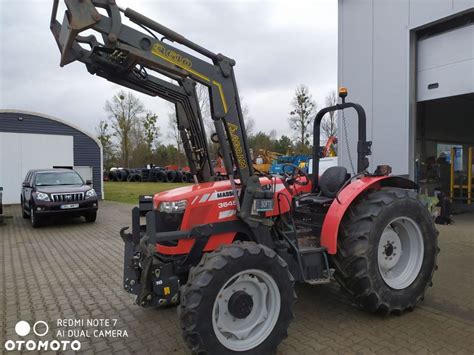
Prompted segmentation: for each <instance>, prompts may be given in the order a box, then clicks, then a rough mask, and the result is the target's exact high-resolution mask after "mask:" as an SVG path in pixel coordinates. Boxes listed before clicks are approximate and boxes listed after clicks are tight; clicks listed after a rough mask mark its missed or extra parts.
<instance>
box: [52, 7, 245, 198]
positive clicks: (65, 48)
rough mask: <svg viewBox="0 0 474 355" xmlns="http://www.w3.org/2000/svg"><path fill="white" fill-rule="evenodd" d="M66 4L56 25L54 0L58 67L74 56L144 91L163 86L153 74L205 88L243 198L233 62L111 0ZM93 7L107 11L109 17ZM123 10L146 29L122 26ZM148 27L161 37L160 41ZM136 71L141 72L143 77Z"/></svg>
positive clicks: (227, 165)
mask: <svg viewBox="0 0 474 355" xmlns="http://www.w3.org/2000/svg"><path fill="white" fill-rule="evenodd" d="M65 2H66V6H67V11H66V12H65V15H64V18H63V21H62V23H60V22H59V21H58V20H57V19H56V17H57V10H58V3H59V0H55V1H54V3H53V12H52V16H51V24H50V28H51V31H52V32H53V35H54V37H55V39H56V42H57V44H58V47H59V49H60V51H61V61H60V65H61V66H64V65H66V64H69V63H71V62H73V61H75V60H78V61H80V62H83V63H84V64H86V66H87V69H88V71H89V72H90V73H91V74H97V75H99V76H103V77H105V78H107V79H108V80H110V81H113V82H116V83H119V84H121V85H125V86H127V87H129V88H132V89H135V90H138V91H141V92H144V93H148V94H150V93H156V91H157V85H158V86H159V85H162V84H163V83H162V82H159V81H158V80H157V79H158V78H157V77H155V76H153V75H152V74H151V73H152V72H157V73H159V74H161V75H165V76H167V77H170V78H172V79H176V78H181V79H182V80H184V79H191V80H193V81H196V82H199V83H201V84H203V85H205V86H207V87H208V88H209V97H210V106H211V116H212V118H213V120H214V125H215V130H216V133H217V136H218V139H219V144H220V149H221V153H222V156H223V160H224V165H225V168H226V170H227V172H228V174H229V177H230V179H231V182H232V183H233V185H235V183H234V178H235V177H237V178H239V179H240V184H241V185H242V191H243V193H242V194H241V200H242V201H243V200H244V199H245V196H244V195H245V188H246V185H247V183H248V182H249V179H250V177H251V176H252V175H253V168H252V164H251V157H250V152H249V148H248V143H247V137H246V133H245V124H244V120H243V115H242V110H241V106H240V100H239V95H238V91H237V85H236V80H235V77H234V72H233V66H234V65H235V61H234V60H232V59H230V58H228V57H226V56H224V55H222V54H215V53H213V52H211V51H209V50H207V49H205V48H203V47H201V46H200V45H198V44H196V43H194V42H192V41H190V40H188V39H186V38H184V37H183V36H182V35H180V34H178V33H176V32H174V31H172V30H170V29H168V28H167V27H165V26H163V25H161V24H159V23H157V22H155V21H153V20H151V19H149V18H147V17H145V16H143V15H141V14H139V13H137V12H136V11H134V10H131V9H125V10H124V9H121V8H119V7H118V6H117V5H116V4H115V1H109V0H82V1H75V0H66V1H65ZM97 8H101V9H105V10H106V12H107V14H108V16H105V15H103V14H101V13H100V12H99V11H98V10H97ZM122 13H123V14H124V16H125V17H128V18H129V19H130V20H131V21H132V22H134V23H136V24H138V25H139V26H140V27H142V28H144V29H145V30H146V31H147V33H144V32H141V31H138V30H136V29H134V28H132V27H130V26H127V25H124V24H123V23H122V15H121V14H122ZM86 30H89V32H90V31H91V30H92V31H95V33H99V34H100V36H101V38H96V36H95V35H88V36H85V35H83V34H81V33H82V32H84V31H86ZM152 31H155V32H157V33H159V34H160V35H162V36H163V38H161V40H160V39H158V38H157V37H156V36H155V35H154V33H153V32H152ZM165 40H167V41H171V42H176V43H179V44H180V45H182V46H184V47H186V48H189V49H190V50H192V51H194V52H197V53H199V54H200V55H201V57H202V56H204V57H206V58H208V59H209V60H207V61H206V60H204V59H201V58H198V57H196V56H195V55H192V54H189V53H187V52H184V51H183V50H181V49H178V48H176V47H174V46H172V45H170V44H169V43H168V42H165ZM140 73H144V75H142V76H141V78H140V75H139V74H140ZM137 74H138V75H137ZM153 87H155V88H153ZM198 139H202V136H201V137H199V138H198ZM188 158H189V157H188ZM234 168H235V174H234Z"/></svg>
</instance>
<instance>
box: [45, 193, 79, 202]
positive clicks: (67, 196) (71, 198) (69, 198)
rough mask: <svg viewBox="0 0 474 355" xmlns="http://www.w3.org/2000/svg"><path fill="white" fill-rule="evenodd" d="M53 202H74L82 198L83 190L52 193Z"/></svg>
mask: <svg viewBox="0 0 474 355" xmlns="http://www.w3.org/2000/svg"><path fill="white" fill-rule="evenodd" d="M51 196H52V197H53V202H75V201H82V200H84V192H71V193H64V194H52V195H51Z"/></svg>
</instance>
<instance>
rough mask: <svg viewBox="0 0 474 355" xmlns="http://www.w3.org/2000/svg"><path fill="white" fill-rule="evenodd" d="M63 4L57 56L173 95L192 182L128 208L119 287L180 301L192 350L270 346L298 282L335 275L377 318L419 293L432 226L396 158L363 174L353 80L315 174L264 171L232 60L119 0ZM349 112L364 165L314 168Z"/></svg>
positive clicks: (429, 260)
mask: <svg viewBox="0 0 474 355" xmlns="http://www.w3.org/2000/svg"><path fill="white" fill-rule="evenodd" d="M65 3H66V6H67V10H66V11H65V14H64V17H63V18H62V19H59V20H58V19H57V14H58V6H59V5H60V4H59V0H55V1H54V5H53V13H52V17H51V30H52V32H53V34H54V37H55V39H56V42H57V44H58V46H59V49H60V52H61V60H60V65H61V66H64V65H66V64H69V63H71V62H73V61H76V60H77V61H79V62H82V63H84V64H85V65H86V67H87V70H88V71H89V73H91V74H95V75H98V76H100V77H103V78H105V79H107V80H110V81H112V82H114V83H117V84H120V85H122V86H125V87H128V88H130V89H133V90H136V91H139V92H142V93H145V94H148V95H152V96H159V97H162V98H164V99H166V100H169V101H171V102H174V103H175V104H176V109H177V112H178V128H179V130H180V131H181V136H182V138H183V142H184V149H185V152H186V156H187V158H188V164H189V167H190V170H191V173H192V174H193V175H194V180H195V184H194V185H190V186H186V187H181V188H177V189H174V190H170V191H167V192H161V193H157V194H155V195H154V198H153V210H152V211H150V212H148V213H147V215H146V217H145V219H146V223H141V220H140V211H139V209H138V207H136V208H134V209H133V211H132V228H131V232H128V231H127V229H126V228H124V229H123V230H121V231H120V235H121V237H122V238H123V240H124V242H125V248H124V249H125V251H124V278H123V288H124V289H125V291H126V292H129V293H131V294H134V295H136V303H137V304H138V305H140V306H142V307H163V306H170V305H177V306H178V315H179V320H180V324H181V328H182V332H183V337H184V339H185V341H186V343H187V344H188V346H189V348H190V349H191V350H192V352H193V353H199V354H205V353H207V354H226V353H243V354H270V353H274V352H275V351H276V349H277V346H278V344H279V343H280V342H281V341H282V340H283V339H284V338H285V337H286V336H287V329H288V327H289V325H290V322H291V321H292V319H293V317H294V315H293V305H294V303H295V301H296V295H295V282H299V283H309V284H325V283H329V282H330V281H331V279H332V278H333V277H334V278H335V279H336V280H337V281H338V282H339V283H340V285H341V286H342V287H343V288H344V289H345V290H347V291H348V292H349V293H350V294H351V295H352V297H353V299H354V302H355V303H356V304H357V305H359V306H360V307H362V308H364V309H366V310H368V311H370V312H377V313H381V314H390V313H395V314H401V313H403V312H404V311H407V310H411V309H413V308H414V307H415V305H416V304H417V303H418V301H420V300H422V299H423V297H424V294H425V292H426V289H427V287H428V286H429V285H431V280H432V277H433V273H434V270H435V269H436V256H437V253H438V251H439V249H438V246H437V231H436V229H435V227H434V224H433V222H432V220H431V217H430V215H429V213H428V211H427V209H426V208H425V207H424V206H423V204H422V203H421V202H420V201H419V199H418V198H417V185H416V184H415V183H414V182H412V181H410V180H407V179H405V178H402V177H398V176H393V175H391V168H390V167H389V166H388V165H383V166H378V167H377V168H376V169H375V171H373V172H369V171H368V167H369V161H368V158H367V156H368V155H370V153H371V142H368V141H367V140H366V117H365V112H364V109H363V108H362V106H360V105H359V104H356V103H352V102H346V99H345V98H346V96H347V91H346V90H345V89H341V90H340V92H339V96H340V98H341V102H340V103H339V104H336V105H335V106H332V107H326V108H324V109H322V110H321V111H319V112H318V113H317V115H316V117H315V119H314V135H313V137H314V142H313V164H312V172H311V174H310V175H308V174H307V173H306V172H304V171H302V170H301V169H299V168H298V167H297V166H291V169H288V170H291V173H287V174H283V175H281V176H271V175H264V174H261V173H259V172H257V171H255V170H254V169H253V167H252V160H251V158H250V154H249V146H248V142H247V136H246V131H245V126H244V120H243V116H242V110H241V106H240V102H239V95H238V92H237V85H236V79H235V76H234V71H233V67H234V65H235V61H234V60H232V59H230V58H228V57H226V56H224V55H222V54H215V53H213V52H211V51H209V50H208V49H205V48H203V47H202V46H200V45H198V44H196V43H193V42H191V41H190V40H188V39H186V38H185V37H183V36H182V35H180V34H178V33H176V32H174V31H172V30H170V29H169V28H167V27H165V26H163V25H161V24H159V23H157V22H155V21H153V20H151V19H149V18H147V17H145V16H143V15H141V14H139V13H137V12H135V11H134V10H131V9H129V8H127V9H122V8H120V7H119V6H117V4H116V3H115V0H66V1H65ZM125 19H127V24H124V23H123V20H125ZM130 22H131V23H130ZM159 76H165V77H168V78H170V79H172V82H168V81H166V80H163V79H160V77H159ZM195 83H199V84H202V85H205V86H206V87H207V88H208V89H209V100H210V107H211V111H212V112H211V114H212V118H213V122H214V129H215V133H214V134H213V135H212V137H211V140H212V141H213V142H214V143H216V144H219V151H220V155H221V157H222V160H223V162H224V166H225V170H226V173H227V176H228V179H227V180H224V181H216V177H215V176H214V171H213V169H212V164H211V158H210V157H209V149H208V138H207V137H206V133H205V130H204V128H203V127H204V125H203V122H202V118H201V115H200V113H199V105H198V104H197V101H196V95H195V91H194V84H195ZM345 109H353V110H355V111H356V113H357V117H358V142H357V172H355V173H353V174H349V173H348V172H347V170H346V169H345V168H344V167H342V166H338V167H332V168H329V169H327V170H326V171H325V172H324V173H323V174H321V175H320V174H319V143H320V142H319V139H320V138H319V137H320V123H321V119H322V118H323V116H324V115H325V114H326V113H328V112H333V111H339V110H345ZM342 112H344V111H342Z"/></svg>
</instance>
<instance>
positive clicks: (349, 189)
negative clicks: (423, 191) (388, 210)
mask: <svg viewBox="0 0 474 355" xmlns="http://www.w3.org/2000/svg"><path fill="white" fill-rule="evenodd" d="M389 186H391V187H400V188H404V189H411V190H418V185H417V184H415V183H414V182H413V181H411V180H408V179H406V178H403V177H401V176H365V177H363V178H360V179H358V180H355V181H353V182H352V183H350V184H349V185H347V186H346V187H345V188H344V190H342V191H340V192H339V195H338V198H336V199H335V200H334V201H333V202H332V204H331V206H330V207H329V210H328V212H327V214H326V217H325V218H324V222H323V228H322V230H321V246H323V247H326V248H327V252H328V254H336V252H337V236H338V233H339V225H340V224H341V222H342V219H343V217H344V215H345V213H346V211H347V209H348V208H349V207H350V205H351V204H352V202H353V201H354V200H355V199H356V198H357V197H358V196H360V195H361V194H363V193H364V192H365V191H366V190H368V189H377V190H378V189H380V188H382V187H389Z"/></svg>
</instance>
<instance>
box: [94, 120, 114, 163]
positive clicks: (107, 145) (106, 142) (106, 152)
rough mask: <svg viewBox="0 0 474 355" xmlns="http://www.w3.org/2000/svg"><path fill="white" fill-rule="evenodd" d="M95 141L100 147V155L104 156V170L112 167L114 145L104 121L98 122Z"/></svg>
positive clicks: (107, 125)
mask: <svg viewBox="0 0 474 355" xmlns="http://www.w3.org/2000/svg"><path fill="white" fill-rule="evenodd" d="M95 131H96V135H97V139H98V140H99V141H100V144H101V145H102V154H103V156H104V168H105V169H106V170H107V169H109V168H111V167H112V163H113V162H112V161H113V159H114V143H113V141H112V136H113V134H112V132H111V131H110V127H109V124H108V123H107V121H106V120H103V119H102V120H100V122H99V124H98V125H97V127H96V128H95Z"/></svg>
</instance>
